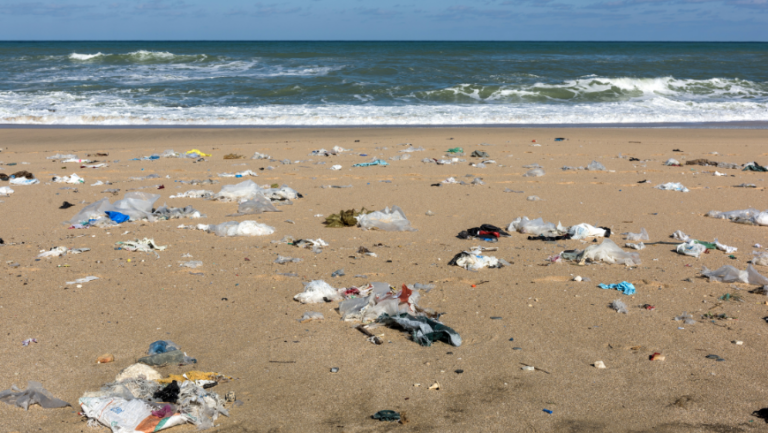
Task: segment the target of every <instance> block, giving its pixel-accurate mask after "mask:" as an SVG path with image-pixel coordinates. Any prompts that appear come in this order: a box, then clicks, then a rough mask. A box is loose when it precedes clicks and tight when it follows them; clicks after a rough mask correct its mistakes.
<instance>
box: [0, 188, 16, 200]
mask: <svg viewBox="0 0 768 433" xmlns="http://www.w3.org/2000/svg"><path fill="white" fill-rule="evenodd" d="M11 194H13V190H12V189H11V188H10V187H8V186H2V187H0V197H10V196H11Z"/></svg>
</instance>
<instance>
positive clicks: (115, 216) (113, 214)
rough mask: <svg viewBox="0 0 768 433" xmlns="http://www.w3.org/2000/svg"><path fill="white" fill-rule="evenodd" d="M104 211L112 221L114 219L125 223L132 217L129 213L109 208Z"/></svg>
mask: <svg viewBox="0 0 768 433" xmlns="http://www.w3.org/2000/svg"><path fill="white" fill-rule="evenodd" d="M104 213H105V214H107V216H108V217H109V219H111V220H112V221H114V222H116V223H118V224H120V223H124V222H126V221H128V220H129V219H131V217H129V216H128V215H126V214H122V213H120V212H115V211H111V210H108V211H106V212H104Z"/></svg>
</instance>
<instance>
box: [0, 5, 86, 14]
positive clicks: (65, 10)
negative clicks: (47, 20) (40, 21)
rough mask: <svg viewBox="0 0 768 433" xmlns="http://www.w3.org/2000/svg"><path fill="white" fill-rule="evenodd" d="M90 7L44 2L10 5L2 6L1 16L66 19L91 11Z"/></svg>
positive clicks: (0, 8) (0, 6)
mask: <svg viewBox="0 0 768 433" xmlns="http://www.w3.org/2000/svg"><path fill="white" fill-rule="evenodd" d="M89 8H90V6H86V5H80V4H67V5H63V4H56V3H42V2H28V3H10V4H7V5H0V15H38V16H53V17H66V16H70V15H73V14H74V13H76V12H80V11H84V10H87V9H89Z"/></svg>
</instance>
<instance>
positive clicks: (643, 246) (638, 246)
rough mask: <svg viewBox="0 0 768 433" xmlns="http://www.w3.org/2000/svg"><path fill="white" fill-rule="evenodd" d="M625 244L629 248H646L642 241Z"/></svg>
mask: <svg viewBox="0 0 768 433" xmlns="http://www.w3.org/2000/svg"><path fill="white" fill-rule="evenodd" d="M624 246H625V247H627V248H632V249H634V250H644V249H645V244H644V243H642V242H640V243H638V244H633V243H629V242H628V243H626V244H624Z"/></svg>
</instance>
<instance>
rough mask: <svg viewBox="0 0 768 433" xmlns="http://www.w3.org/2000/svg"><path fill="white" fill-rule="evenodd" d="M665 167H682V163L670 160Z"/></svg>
mask: <svg viewBox="0 0 768 433" xmlns="http://www.w3.org/2000/svg"><path fill="white" fill-rule="evenodd" d="M664 165H667V166H675V167H677V166H680V161H678V160H676V159H674V158H669V159H668V160H667V162H665V163H664Z"/></svg>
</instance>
